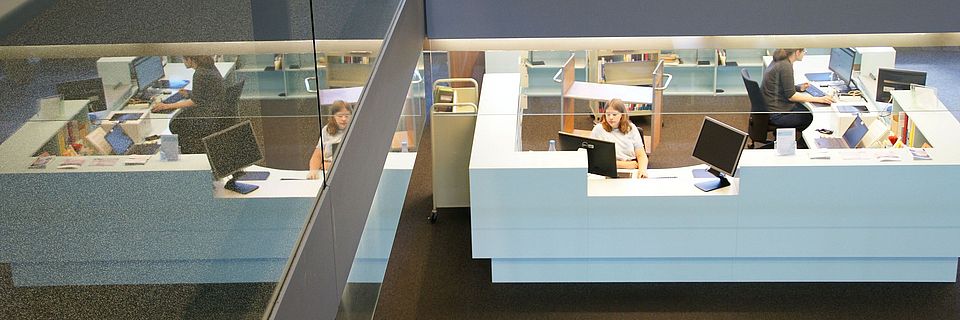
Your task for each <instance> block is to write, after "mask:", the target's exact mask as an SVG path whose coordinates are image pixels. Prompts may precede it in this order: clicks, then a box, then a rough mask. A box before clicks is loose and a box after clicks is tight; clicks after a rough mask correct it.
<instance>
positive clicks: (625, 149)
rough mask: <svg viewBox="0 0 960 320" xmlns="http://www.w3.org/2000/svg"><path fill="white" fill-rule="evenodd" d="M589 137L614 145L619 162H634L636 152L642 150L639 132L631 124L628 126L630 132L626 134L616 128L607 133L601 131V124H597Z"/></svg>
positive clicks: (641, 138)
mask: <svg viewBox="0 0 960 320" xmlns="http://www.w3.org/2000/svg"><path fill="white" fill-rule="evenodd" d="M590 137H592V138H595V139H600V140H604V141H610V142H613V143H614V144H616V147H617V160H619V161H628V160H634V159H636V158H637V152H636V150H637V149H640V150H643V137H642V136H641V135H640V130H637V126H635V125H633V124H632V123H631V124H630V131H627V133H626V134H623V133H622V132H620V129H617V128H613V130H610V132H607V130H603V124H602V123H598V124H597V125H595V126H593V131H591V132H590Z"/></svg>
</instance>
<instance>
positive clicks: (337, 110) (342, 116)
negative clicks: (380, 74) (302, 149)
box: [307, 100, 353, 179]
mask: <svg viewBox="0 0 960 320" xmlns="http://www.w3.org/2000/svg"><path fill="white" fill-rule="evenodd" d="M330 113H332V114H333V119H331V120H330V121H328V122H327V125H326V126H323V128H322V129H321V130H320V141H317V148H316V149H314V150H313V155H312V156H311V157H310V173H308V174H307V179H317V178H318V177H319V172H320V169H321V167H320V165H321V164H322V165H323V170H324V171H329V169H330V166H331V165H333V144H335V143H340V142H341V141H343V134H344V133H345V132H347V126H348V125H350V116H351V115H353V110H351V109H350V105H349V104H347V103H346V102H343V101H340V100H337V101H334V102H333V105H332V107H331V108H330Z"/></svg>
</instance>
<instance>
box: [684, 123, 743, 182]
mask: <svg viewBox="0 0 960 320" xmlns="http://www.w3.org/2000/svg"><path fill="white" fill-rule="evenodd" d="M745 145H747V133H746V132H743V131H740V130H737V128H734V127H731V126H729V125H727V124H725V123H723V122H720V121H717V120H714V119H713V118H710V117H704V118H703V125H702V126H700V135H699V136H697V144H696V146H694V147H693V157H694V158H696V159H697V160H700V161H703V162H706V163H707V165H709V166H710V169H709V170H707V172H709V173H710V174H712V175H714V176H716V177H717V178H719V180H711V181H706V182H701V183H697V184H696V186H697V188H700V190H703V191H712V190H715V189H719V188H723V187H726V186H729V185H730V181H728V180H727V178H726V177H725V176H724V175H729V176H733V175H734V174H735V173H736V172H737V164H738V163H739V162H740V155H741V154H742V153H743V147H744V146H745Z"/></svg>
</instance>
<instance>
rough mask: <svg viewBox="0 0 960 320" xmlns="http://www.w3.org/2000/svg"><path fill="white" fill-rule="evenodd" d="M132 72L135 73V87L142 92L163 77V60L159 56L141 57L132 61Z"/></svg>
mask: <svg viewBox="0 0 960 320" xmlns="http://www.w3.org/2000/svg"><path fill="white" fill-rule="evenodd" d="M133 72H134V73H136V77H137V88H139V90H140V91H141V92H143V90H146V89H147V88H149V87H150V85H151V84H153V83H154V82H156V81H157V80H160V78H163V60H161V59H160V57H159V56H149V57H141V58H140V59H139V60H137V61H136V62H135V63H134V66H133Z"/></svg>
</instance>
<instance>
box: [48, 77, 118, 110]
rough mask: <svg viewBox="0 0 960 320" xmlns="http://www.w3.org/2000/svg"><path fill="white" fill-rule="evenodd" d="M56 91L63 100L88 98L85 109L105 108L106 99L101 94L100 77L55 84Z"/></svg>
mask: <svg viewBox="0 0 960 320" xmlns="http://www.w3.org/2000/svg"><path fill="white" fill-rule="evenodd" d="M57 93H58V94H60V95H62V96H63V99H64V100H90V104H88V105H87V110H88V111H90V112H97V111H103V110H107V104H106V101H107V99H106V97H105V96H104V94H103V80H102V79H101V78H90V79H83V80H76V81H67V82H63V83H60V84H57Z"/></svg>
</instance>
